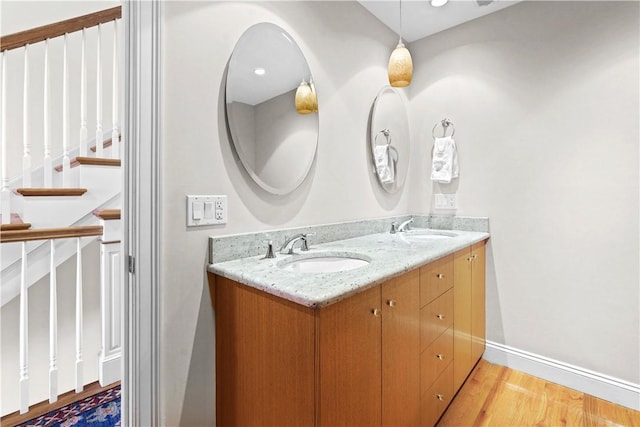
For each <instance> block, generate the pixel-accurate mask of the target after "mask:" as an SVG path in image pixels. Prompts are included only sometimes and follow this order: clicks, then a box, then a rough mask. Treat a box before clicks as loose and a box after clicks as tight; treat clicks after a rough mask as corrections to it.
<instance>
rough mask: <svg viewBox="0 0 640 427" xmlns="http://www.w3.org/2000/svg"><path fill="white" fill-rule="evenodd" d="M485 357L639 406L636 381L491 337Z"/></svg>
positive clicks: (639, 389) (518, 369)
mask: <svg viewBox="0 0 640 427" xmlns="http://www.w3.org/2000/svg"><path fill="white" fill-rule="evenodd" d="M484 359H485V360H487V361H488V362H491V363H494V364H496V365H501V366H507V367H509V368H512V369H515V370H517V371H522V372H525V373H527V374H530V375H533V376H536V377H539V378H542V379H544V380H547V381H551V382H553V383H556V384H560V385H563V386H565V387H569V388H572V389H574V390H578V391H581V392H583V393H586V394H590V395H592V396H596V397H599V398H601V399H604V400H608V401H609V402H613V403H616V404H618V405H622V406H625V407H627V408H631V409H634V410H636V411H638V410H640V385H639V384H633V383H631V382H628V381H624V380H621V379H618V378H614V377H611V376H608V375H604V374H601V373H599V372H594V371H591V370H588V369H584V368H581V367H579V366H575V365H571V364H568V363H565V362H561V361H558V360H554V359H550V358H548V357H545V356H540V355H539V354H534V353H530V352H528V351H524V350H520V349H517V348H513V347H509V346H507V345H504V344H499V343H496V342H493V341H487V347H486V350H485V352H484Z"/></svg>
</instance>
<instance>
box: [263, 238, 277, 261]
mask: <svg viewBox="0 0 640 427" xmlns="http://www.w3.org/2000/svg"><path fill="white" fill-rule="evenodd" d="M264 242H265V243H267V254H266V255H265V256H264V258H262V259H269V258H275V257H276V255H275V253H274V252H273V240H264Z"/></svg>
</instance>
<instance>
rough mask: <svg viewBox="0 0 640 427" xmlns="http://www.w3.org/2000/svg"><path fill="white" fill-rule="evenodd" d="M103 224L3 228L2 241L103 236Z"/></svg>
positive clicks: (0, 232)
mask: <svg viewBox="0 0 640 427" xmlns="http://www.w3.org/2000/svg"><path fill="white" fill-rule="evenodd" d="M101 235H102V226H101V225H85V226H76V227H59V228H32V229H29V230H6V231H5V230H2V231H0V243H11V242H26V241H30V240H49V239H64V238H69V237H86V236H101Z"/></svg>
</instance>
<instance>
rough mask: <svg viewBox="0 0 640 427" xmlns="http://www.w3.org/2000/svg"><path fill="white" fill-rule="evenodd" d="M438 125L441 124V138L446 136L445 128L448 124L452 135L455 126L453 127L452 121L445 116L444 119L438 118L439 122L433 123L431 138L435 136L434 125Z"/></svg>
mask: <svg viewBox="0 0 640 427" xmlns="http://www.w3.org/2000/svg"><path fill="white" fill-rule="evenodd" d="M438 125H441V126H442V128H443V133H442V137H443V138H444V137H445V136H447V128H448V127H449V126H451V128H452V129H453V130H452V131H451V136H453V135H454V134H455V133H456V127H455V125H454V124H453V122H452V121H451V120H449V119H447V118H444V119H442V120H440V121H439V122H436V124H435V125H433V129H431V136H433V139H435V138H436V134H435V132H436V127H438Z"/></svg>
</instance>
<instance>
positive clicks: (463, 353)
mask: <svg viewBox="0 0 640 427" xmlns="http://www.w3.org/2000/svg"><path fill="white" fill-rule="evenodd" d="M471 259H472V258H471V248H467V249H463V250H461V251H458V252H456V253H455V254H454V257H453V270H454V272H453V276H454V279H453V280H454V285H453V331H454V334H453V389H454V391H457V390H458V389H459V388H460V386H461V385H462V383H463V382H464V380H465V379H466V378H467V375H468V374H469V372H470V371H471V367H472V364H471V333H472V332H471V322H472V319H471Z"/></svg>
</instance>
